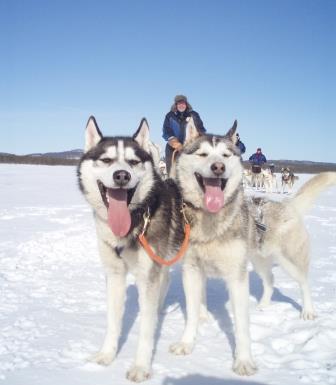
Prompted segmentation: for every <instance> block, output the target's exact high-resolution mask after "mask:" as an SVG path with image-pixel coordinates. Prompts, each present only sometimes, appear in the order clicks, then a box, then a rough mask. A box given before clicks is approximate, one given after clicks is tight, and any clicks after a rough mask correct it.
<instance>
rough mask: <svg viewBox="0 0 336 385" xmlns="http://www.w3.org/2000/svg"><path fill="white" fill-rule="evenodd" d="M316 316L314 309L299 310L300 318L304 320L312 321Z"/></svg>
mask: <svg viewBox="0 0 336 385" xmlns="http://www.w3.org/2000/svg"><path fill="white" fill-rule="evenodd" d="M316 317H317V314H316V313H315V312H314V310H302V312H301V318H302V319H304V320H305V321H308V320H309V321H313V320H314V319H315V318H316Z"/></svg>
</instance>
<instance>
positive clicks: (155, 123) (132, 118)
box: [0, 0, 336, 162]
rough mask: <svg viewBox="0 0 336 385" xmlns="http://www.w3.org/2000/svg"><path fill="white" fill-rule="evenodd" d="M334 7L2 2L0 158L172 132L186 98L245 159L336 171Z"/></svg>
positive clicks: (241, 2) (173, 1)
mask: <svg viewBox="0 0 336 385" xmlns="http://www.w3.org/2000/svg"><path fill="white" fill-rule="evenodd" d="M335 20H336V1H334V0H320V1H317V0H314V1H310V0H281V1H280V0H277V1H276V0H265V1H262V0H230V1H227V0H217V1H215V0H207V1H205V0H203V1H197V0H195V1H189V0H184V1H180V0H170V1H159V0H156V1H147V0H141V1H128V0H124V1H99V0H97V1H85V0H82V1H64V0H58V1H51V0H41V1H37V0H30V1H24V0H3V1H1V2H0V41H1V46H2V55H1V60H0V74H1V75H0V76H1V84H2V86H1V87H0V122H1V126H2V127H1V132H2V138H1V141H0V151H1V152H12V153H16V154H26V153H32V152H47V151H63V150H67V149H74V148H82V147H83V141H84V128H85V125H86V121H87V119H88V117H89V115H91V114H93V115H94V116H95V117H96V119H97V121H98V124H99V126H100V129H101V130H102V131H103V133H104V134H106V135H116V134H118V135H131V134H133V132H135V130H136V128H137V126H138V123H139V121H140V119H141V118H142V117H143V116H145V117H147V119H148V121H149V124H150V128H151V135H152V138H153V140H154V141H155V142H157V143H160V144H161V146H162V148H163V147H164V141H163V139H161V132H162V123H163V120H164V116H165V114H166V113H167V112H168V111H169V109H170V106H171V104H172V100H173V97H174V96H175V95H176V94H180V93H183V94H185V95H187V96H188V98H189V100H190V103H191V104H192V106H193V107H194V109H195V110H196V111H198V112H199V114H200V115H201V117H202V119H203V121H204V125H205V127H206V128H207V130H208V131H209V132H212V133H218V134H219V133H221V134H224V133H226V131H227V130H228V129H229V128H230V126H231V125H232V122H233V120H234V119H237V120H238V129H239V132H240V135H241V138H242V139H243V141H244V143H245V145H246V147H247V153H246V155H245V158H246V156H247V155H250V154H252V153H253V152H255V150H256V148H257V147H259V146H261V147H262V149H263V152H264V153H265V155H266V156H267V157H268V158H269V159H297V160H313V161H327V162H336V151H335V144H336V118H335V110H336V91H335V90H336V76H335V72H336V70H335V68H336V50H335V46H336V23H335Z"/></svg>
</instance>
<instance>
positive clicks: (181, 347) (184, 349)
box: [170, 264, 203, 355]
mask: <svg viewBox="0 0 336 385" xmlns="http://www.w3.org/2000/svg"><path fill="white" fill-rule="evenodd" d="M183 287H184V293H185V297H186V305H187V323H186V326H185V329H184V332H183V336H182V339H181V341H180V342H177V343H175V344H172V345H171V346H170V352H171V353H174V354H177V355H183V354H190V353H191V352H192V350H193V348H194V344H195V338H196V334H197V328H198V322H199V317H200V308H201V300H202V293H203V277H202V272H201V270H200V268H199V267H198V266H195V265H192V266H191V265H187V264H185V265H184V266H183Z"/></svg>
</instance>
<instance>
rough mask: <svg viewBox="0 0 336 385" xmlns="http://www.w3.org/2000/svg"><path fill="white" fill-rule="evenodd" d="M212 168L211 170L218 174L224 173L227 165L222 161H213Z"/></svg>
mask: <svg viewBox="0 0 336 385" xmlns="http://www.w3.org/2000/svg"><path fill="white" fill-rule="evenodd" d="M210 168H211V171H212V172H213V173H214V174H215V175H217V176H219V175H222V174H224V171H225V165H224V163H222V162H215V163H212V165H211V167H210Z"/></svg>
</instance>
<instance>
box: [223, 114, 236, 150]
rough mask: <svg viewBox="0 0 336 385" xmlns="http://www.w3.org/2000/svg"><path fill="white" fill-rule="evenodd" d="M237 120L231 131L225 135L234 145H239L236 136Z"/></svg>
mask: <svg viewBox="0 0 336 385" xmlns="http://www.w3.org/2000/svg"><path fill="white" fill-rule="evenodd" d="M237 125H238V123H237V120H235V121H234V123H233V126H232V127H231V128H230V129H229V131H228V132H227V133H226V134H225V136H226V137H227V138H228V139H230V140H231V142H232V143H233V144H236V143H237V136H236V131H237Z"/></svg>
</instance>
